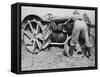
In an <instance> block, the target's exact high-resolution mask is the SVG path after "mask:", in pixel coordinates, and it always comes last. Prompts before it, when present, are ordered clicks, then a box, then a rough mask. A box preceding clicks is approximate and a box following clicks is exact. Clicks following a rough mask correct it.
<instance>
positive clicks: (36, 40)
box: [23, 19, 43, 53]
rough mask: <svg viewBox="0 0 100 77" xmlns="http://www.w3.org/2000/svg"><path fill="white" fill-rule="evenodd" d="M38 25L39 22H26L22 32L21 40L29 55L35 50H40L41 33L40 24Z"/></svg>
mask: <svg viewBox="0 0 100 77" xmlns="http://www.w3.org/2000/svg"><path fill="white" fill-rule="evenodd" d="M32 23H33V24H32ZM39 23H40V21H37V20H35V19H33V20H30V21H29V20H28V22H27V23H26V24H25V27H24V30H23V40H24V45H25V48H26V49H27V50H28V51H29V52H31V53H35V50H36V49H39V50H41V48H42V41H43V39H42V32H40V30H41V27H40V25H41V24H39Z"/></svg>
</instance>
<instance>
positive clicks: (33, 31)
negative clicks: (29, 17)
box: [28, 21, 35, 34]
mask: <svg viewBox="0 0 100 77" xmlns="http://www.w3.org/2000/svg"><path fill="white" fill-rule="evenodd" d="M28 23H29V26H30V28H31V30H32V33H33V34H34V33H35V29H33V27H32V24H31V23H30V21H28Z"/></svg>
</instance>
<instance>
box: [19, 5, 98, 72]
mask: <svg viewBox="0 0 100 77" xmlns="http://www.w3.org/2000/svg"><path fill="white" fill-rule="evenodd" d="M95 14H96V13H95V10H85V9H70V8H68V9H67V8H50V7H48V8H47V7H34V6H22V7H21V70H22V71H28V70H45V69H62V68H81V67H95V52H96V51H95V25H96V24H95V17H96V16H95Z"/></svg>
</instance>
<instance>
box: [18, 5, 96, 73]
mask: <svg viewBox="0 0 100 77" xmlns="http://www.w3.org/2000/svg"><path fill="white" fill-rule="evenodd" d="M17 4H18V11H17V13H18V18H19V20H18V26H17V32H18V36H19V37H18V38H17V43H18V50H19V52H18V53H17V54H18V56H17V60H18V61H17V62H18V63H17V64H18V73H19V74H27V73H46V72H64V71H79V70H93V69H97V68H98V24H97V23H98V18H97V17H98V8H97V7H84V6H69V5H52V4H36V3H17ZM22 6H27V7H45V8H60V9H61V8H65V9H80V10H94V11H95V66H94V67H79V68H60V69H44V70H26V71H22V70H21V7H22Z"/></svg>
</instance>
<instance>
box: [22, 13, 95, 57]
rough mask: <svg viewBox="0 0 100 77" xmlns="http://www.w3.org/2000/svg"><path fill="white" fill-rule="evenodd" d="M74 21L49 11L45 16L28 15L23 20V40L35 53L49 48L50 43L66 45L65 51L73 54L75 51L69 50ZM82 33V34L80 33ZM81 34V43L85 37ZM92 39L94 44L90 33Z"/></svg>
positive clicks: (68, 54) (67, 53)
mask: <svg viewBox="0 0 100 77" xmlns="http://www.w3.org/2000/svg"><path fill="white" fill-rule="evenodd" d="M73 25H74V22H73V21H72V20H70V21H68V18H67V17H60V18H59V17H53V15H52V14H51V13H48V14H47V15H45V16H44V17H40V16H37V15H28V16H26V17H25V18H24V20H23V21H22V25H21V27H22V29H21V33H22V41H23V42H24V45H25V48H26V49H27V51H28V52H30V53H32V54H35V53H39V52H40V51H41V50H43V49H46V48H48V46H49V45H58V46H64V53H66V55H67V56H71V55H72V54H73V52H69V47H70V44H69V42H70V40H71V34H72V30H73ZM80 35H81V34H80ZM81 37H82V36H80V39H81V40H79V41H80V42H81V44H84V43H83V42H84V39H82V38H81ZM90 39H91V40H92V44H93V46H94V36H93V34H92V33H90Z"/></svg>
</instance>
